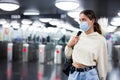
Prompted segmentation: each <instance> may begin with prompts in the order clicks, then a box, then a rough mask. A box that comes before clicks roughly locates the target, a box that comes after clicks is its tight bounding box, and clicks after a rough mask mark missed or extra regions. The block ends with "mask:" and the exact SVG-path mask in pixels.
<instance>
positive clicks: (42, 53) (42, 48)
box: [38, 44, 46, 63]
mask: <svg viewBox="0 0 120 80" xmlns="http://www.w3.org/2000/svg"><path fill="white" fill-rule="evenodd" d="M45 46H46V45H44V44H40V45H39V52H38V53H39V54H38V56H39V58H38V62H39V63H45Z"/></svg>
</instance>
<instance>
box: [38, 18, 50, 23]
mask: <svg viewBox="0 0 120 80" xmlns="http://www.w3.org/2000/svg"><path fill="white" fill-rule="evenodd" d="M39 20H40V21H41V22H49V21H51V20H52V18H40V19H39Z"/></svg>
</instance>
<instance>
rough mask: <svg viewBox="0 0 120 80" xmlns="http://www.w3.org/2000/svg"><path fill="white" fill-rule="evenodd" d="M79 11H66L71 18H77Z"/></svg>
mask: <svg viewBox="0 0 120 80" xmlns="http://www.w3.org/2000/svg"><path fill="white" fill-rule="evenodd" d="M79 14H80V11H72V12H68V13H67V15H68V16H69V17H71V18H79Z"/></svg>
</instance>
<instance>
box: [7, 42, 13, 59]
mask: <svg viewBox="0 0 120 80" xmlns="http://www.w3.org/2000/svg"><path fill="white" fill-rule="evenodd" d="M12 50H13V43H8V45H7V61H12V56H13V52H12Z"/></svg>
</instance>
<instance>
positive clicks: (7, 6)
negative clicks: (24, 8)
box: [0, 0, 20, 11]
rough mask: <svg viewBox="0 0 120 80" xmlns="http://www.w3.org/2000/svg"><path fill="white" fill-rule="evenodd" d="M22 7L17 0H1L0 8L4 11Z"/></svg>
mask: <svg viewBox="0 0 120 80" xmlns="http://www.w3.org/2000/svg"><path fill="white" fill-rule="evenodd" d="M19 7H20V5H19V3H18V2H17V1H16V0H0V9H2V10H4V11H14V10H17V9H18V8H19Z"/></svg>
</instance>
